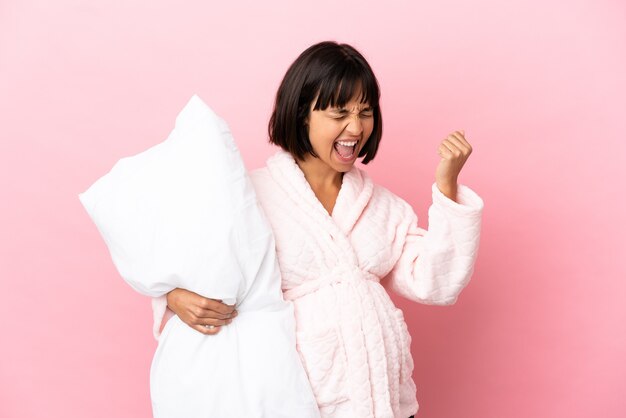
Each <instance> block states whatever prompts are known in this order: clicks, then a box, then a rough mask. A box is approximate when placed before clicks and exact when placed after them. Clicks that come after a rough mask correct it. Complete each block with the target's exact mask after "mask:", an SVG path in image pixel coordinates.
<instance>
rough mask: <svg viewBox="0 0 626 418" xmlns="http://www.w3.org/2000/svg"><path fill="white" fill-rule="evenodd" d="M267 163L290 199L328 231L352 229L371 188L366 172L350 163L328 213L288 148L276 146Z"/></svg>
mask: <svg viewBox="0 0 626 418" xmlns="http://www.w3.org/2000/svg"><path fill="white" fill-rule="evenodd" d="M267 167H268V169H269V171H270V173H271V175H272V177H273V179H274V181H276V182H277V183H278V184H279V185H280V186H281V187H283V188H284V189H285V190H286V191H287V192H288V193H287V194H288V195H289V196H290V197H291V199H293V200H295V201H296V203H297V204H298V205H300V206H302V207H303V208H304V209H306V212H308V213H310V214H311V216H314V217H315V218H316V219H317V220H318V221H319V222H320V223H321V224H322V225H324V226H325V227H326V228H328V229H329V232H330V231H333V230H336V229H338V230H339V231H340V232H341V233H342V234H343V235H345V236H348V235H349V234H350V231H352V228H353V227H354V225H355V224H356V221H357V220H358V219H359V216H361V213H363V210H364V209H365V207H366V206H367V204H368V202H369V201H370V198H371V197H372V192H373V189H374V184H373V182H372V180H371V179H370V177H369V176H368V175H367V173H366V172H365V171H363V170H361V169H360V168H358V167H357V166H356V165H353V166H352V168H351V169H350V171H348V172H346V173H345V174H344V175H343V180H342V183H341V189H340V190H339V195H338V196H337V201H336V202H335V207H334V208H333V213H332V215H329V214H328V212H327V211H326V209H325V208H324V206H323V205H322V203H321V202H320V201H319V199H318V198H317V196H315V193H314V192H313V189H312V188H311V186H310V185H309V182H308V181H307V180H306V178H305V176H304V173H303V172H302V170H301V169H300V167H299V166H298V164H296V161H295V159H294V158H293V156H292V155H291V154H290V153H289V152H287V151H285V150H283V149H279V150H278V151H277V152H276V153H275V154H274V155H273V156H271V157H270V158H268V160H267Z"/></svg>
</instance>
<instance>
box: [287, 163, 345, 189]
mask: <svg viewBox="0 0 626 418" xmlns="http://www.w3.org/2000/svg"><path fill="white" fill-rule="evenodd" d="M296 163H297V164H298V167H300V170H302V172H303V173H304V177H305V178H306V181H307V182H308V183H309V185H310V186H311V188H312V189H313V190H319V189H330V188H337V189H339V188H341V181H342V179H343V174H344V173H342V172H340V171H336V170H334V169H333V168H332V167H329V166H328V165H327V164H325V163H324V162H323V161H322V160H320V159H318V158H315V157H313V156H312V155H307V156H306V157H305V159H304V160H298V159H296Z"/></svg>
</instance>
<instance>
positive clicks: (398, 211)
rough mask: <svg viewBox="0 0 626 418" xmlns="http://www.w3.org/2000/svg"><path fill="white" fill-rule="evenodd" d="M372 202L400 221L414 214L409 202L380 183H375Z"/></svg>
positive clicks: (378, 209)
mask: <svg viewBox="0 0 626 418" xmlns="http://www.w3.org/2000/svg"><path fill="white" fill-rule="evenodd" d="M371 203H372V204H373V206H375V207H376V210H377V211H382V212H383V213H385V214H386V215H387V216H388V218H389V219H390V220H391V219H394V220H397V221H399V220H401V219H406V218H407V217H410V216H411V215H413V214H414V211H413V207H412V206H411V204H410V203H409V202H407V201H406V200H404V199H403V198H402V197H400V196H398V195H397V194H395V193H394V192H392V191H391V190H390V189H388V188H387V187H385V186H382V185H380V184H378V183H373V191H372V202H371Z"/></svg>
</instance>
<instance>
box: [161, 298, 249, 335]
mask: <svg viewBox="0 0 626 418" xmlns="http://www.w3.org/2000/svg"><path fill="white" fill-rule="evenodd" d="M152 311H153V314H154V327H153V332H154V337H155V338H156V339H158V338H159V335H160V329H161V325H162V322H163V319H164V318H165V317H166V316H172V315H171V314H176V315H178V317H179V318H180V320H181V321H183V322H184V323H186V324H187V325H189V326H190V327H191V328H193V329H195V330H196V331H198V332H200V333H202V334H205V335H214V334H217V333H218V332H220V330H221V327H222V326H224V325H228V324H230V323H231V322H232V320H233V318H234V317H236V316H237V311H236V310H235V306H234V305H226V304H224V303H222V301H221V300H219V299H210V298H205V297H203V296H200V295H199V294H197V293H194V292H191V291H189V290H186V289H181V288H176V289H174V290H172V291H170V292H168V293H166V294H165V295H162V296H158V297H155V298H152ZM168 311H169V312H170V313H171V314H170V315H167V313H168ZM207 325H214V326H215V328H212V329H210V328H207Z"/></svg>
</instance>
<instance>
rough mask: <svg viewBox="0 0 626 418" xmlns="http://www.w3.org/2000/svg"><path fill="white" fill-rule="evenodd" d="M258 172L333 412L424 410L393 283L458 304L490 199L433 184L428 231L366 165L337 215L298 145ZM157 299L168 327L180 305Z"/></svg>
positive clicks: (316, 386)
mask: <svg viewBox="0 0 626 418" xmlns="http://www.w3.org/2000/svg"><path fill="white" fill-rule="evenodd" d="M250 176H251V178H252V182H253V184H254V187H255V190H256V192H257V196H258V198H259V201H260V204H261V207H262V208H263V210H264V212H265V215H266V217H267V218H268V220H269V222H270V224H271V227H272V230H273V233H274V236H275V242H276V253H277V257H278V262H279V266H280V271H281V280H282V290H283V296H284V298H285V300H287V301H290V302H291V303H293V306H294V314H295V318H296V345H297V350H298V353H299V355H300V358H301V359H302V363H303V365H304V367H305V369H306V372H307V376H308V378H309V381H310V383H311V386H312V389H313V392H314V394H315V398H316V400H317V404H318V406H319V408H320V413H321V415H322V417H333V418H353V417H372V418H374V417H375V418H383V417H384V418H407V417H409V416H410V415H413V414H415V413H417V411H418V408H419V405H418V402H417V393H416V386H415V383H414V381H413V379H412V372H413V366H414V363H413V358H412V356H411V336H410V335H409V333H408V330H407V325H406V323H405V320H404V315H403V312H402V311H401V310H400V309H398V308H396V307H395V306H394V304H393V302H392V301H391V299H390V297H389V295H388V293H387V289H391V290H393V291H395V292H397V293H398V294H400V295H402V296H403V297H405V298H408V299H410V300H412V301H415V302H419V303H423V304H428V305H452V304H454V303H455V302H456V300H457V298H458V297H459V294H460V293H461V291H462V290H463V288H465V287H466V286H467V284H468V283H469V281H470V278H471V276H472V274H473V271H474V263H475V260H476V257H477V255H478V248H479V240H480V228H481V219H482V212H483V207H484V203H483V200H482V199H481V198H480V197H479V196H478V194H476V192H474V191H473V190H471V189H470V188H469V187H468V186H466V185H463V184H458V187H457V202H455V201H453V200H451V199H449V198H448V197H447V196H445V195H444V194H443V193H442V192H441V191H440V190H439V188H438V187H437V185H436V183H433V184H432V204H431V205H430V207H429V209H428V227H429V229H428V230H425V229H423V228H421V227H419V226H418V218H417V215H416V214H415V212H414V211H413V208H412V207H411V205H410V204H408V203H407V202H406V201H405V200H403V199H402V198H400V197H399V196H397V195H395V194H394V193H392V192H391V191H389V190H388V189H386V188H384V187H382V186H380V185H377V184H374V183H373V182H372V180H371V178H370V177H369V176H368V175H367V173H366V172H365V171H364V170H362V169H360V168H358V167H357V166H356V165H355V166H353V167H352V168H351V170H350V171H348V172H346V173H345V174H344V176H343V180H342V186H341V189H340V192H339V195H338V196H337V200H336V203H335V206H334V209H333V211H332V214H329V213H328V212H327V211H326V209H325V208H324V207H323V205H322V204H321V202H320V201H319V200H318V199H317V197H316V196H315V194H314V192H313V190H312V189H311V187H310V185H309V184H308V182H307V181H306V178H305V176H304V173H303V172H302V171H301V169H300V168H299V166H298V165H297V164H296V162H295V160H294V159H293V157H292V156H291V154H289V153H288V152H285V151H283V150H279V151H278V152H277V153H275V154H274V155H273V156H271V157H270V158H269V159H268V160H267V165H266V166H265V167H263V168H260V169H257V170H254V171H252V172H251V173H250ZM153 308H154V319H155V333H156V334H157V335H158V328H159V326H160V325H161V323H162V320H163V318H164V315H165V316H170V315H171V312H169V309H167V308H166V302H165V298H164V297H160V298H154V299H153ZM166 310H167V311H168V312H167V313H166V312H165V311H166ZM235 321H236V320H235Z"/></svg>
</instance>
